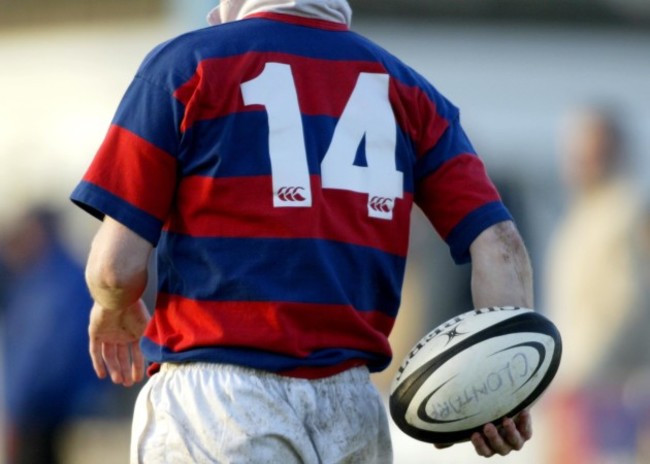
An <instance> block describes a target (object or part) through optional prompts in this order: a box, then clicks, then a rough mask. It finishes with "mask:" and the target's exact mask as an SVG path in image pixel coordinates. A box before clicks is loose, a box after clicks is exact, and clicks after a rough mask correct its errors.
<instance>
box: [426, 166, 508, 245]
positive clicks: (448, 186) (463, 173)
mask: <svg viewBox="0 0 650 464" xmlns="http://www.w3.org/2000/svg"><path fill="white" fill-rule="evenodd" d="M469 179H471V181H469ZM497 200H500V197H499V193H498V192H497V190H496V188H495V187H494V185H493V184H492V181H491V180H490V179H489V178H488V175H487V172H486V171H485V166H484V165H483V162H482V161H481V160H480V158H479V157H478V156H475V155H470V154H462V155H459V156H456V157H454V158H452V159H451V160H449V161H447V162H446V163H444V164H443V165H442V166H441V167H440V168H438V169H437V170H436V171H435V172H433V173H432V174H431V175H429V176H428V177H427V178H425V179H424V180H423V181H422V182H421V183H420V185H418V188H417V192H416V202H417V204H418V206H419V207H420V208H421V209H422V210H423V211H424V213H425V214H426V215H427V217H428V218H429V220H430V221H431V223H432V224H433V225H434V227H435V228H436V230H437V231H438V233H439V234H440V236H441V237H442V238H446V237H447V235H449V233H450V232H451V231H452V230H453V228H454V227H456V225H458V223H460V221H461V220H462V219H463V218H464V217H465V216H466V215H467V214H469V213H471V212H472V211H474V210H475V209H477V208H479V207H481V206H483V205H484V204H486V203H490V202H493V201H497Z"/></svg>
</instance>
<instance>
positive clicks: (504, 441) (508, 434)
mask: <svg viewBox="0 0 650 464" xmlns="http://www.w3.org/2000/svg"><path fill="white" fill-rule="evenodd" d="M532 436H533V425H532V419H531V417H530V412H529V411H528V410H527V409H526V410H524V411H522V412H520V413H519V414H517V416H515V417H514V419H511V418H509V417H508V418H505V419H504V420H503V422H502V423H501V424H500V426H498V427H497V426H496V425H495V424H487V425H485V426H484V427H483V430H482V432H480V433H479V432H476V433H475V434H474V435H472V438H471V441H472V444H473V445H474V449H475V450H476V453H477V454H478V455H479V456H483V457H486V458H489V457H492V456H494V455H495V454H498V455H500V456H506V455H507V454H509V453H510V452H511V451H519V450H520V449H522V448H523V446H524V444H525V443H526V442H527V441H528V440H530V439H531V437H532Z"/></svg>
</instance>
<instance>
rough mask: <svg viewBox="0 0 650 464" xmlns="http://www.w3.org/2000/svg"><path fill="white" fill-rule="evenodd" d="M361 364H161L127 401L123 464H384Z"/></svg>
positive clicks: (379, 424) (384, 429)
mask: <svg viewBox="0 0 650 464" xmlns="http://www.w3.org/2000/svg"><path fill="white" fill-rule="evenodd" d="M391 462H392V447H391V442H390V432H389V428H388V420H387V416H386V411H385V409H384V405H383V402H382V400H381V397H380V395H379V393H378V392H377V390H376V389H375V387H374V386H373V385H372V383H371V382H370V379H369V374H368V370H367V369H366V368H354V369H350V370H348V371H345V372H343V373H341V374H338V375H334V376H332V377H327V378H324V379H318V380H304V379H295V378H290V377H282V376H278V375H274V374H270V373H266V372H262V371H258V370H252V369H247V368H242V367H238V366H231V365H222V364H205V363H191V364H182V365H171V364H164V365H163V366H162V369H161V371H160V372H159V373H158V374H156V375H154V376H153V377H152V378H151V379H149V381H148V382H147V384H146V385H145V386H144V387H143V388H142V391H141V392H140V394H139V396H138V400H137V402H136V405H135V413H134V418H133V431H132V437H131V464H136V463H138V464H139V463H144V464H165V463H169V464H184V463H233V464H235V463H247V464H251V463H254V464H256V463H269V464H278V463H280V464H293V463H307V464H311V463H372V464H375V463H380V464H381V463H391Z"/></svg>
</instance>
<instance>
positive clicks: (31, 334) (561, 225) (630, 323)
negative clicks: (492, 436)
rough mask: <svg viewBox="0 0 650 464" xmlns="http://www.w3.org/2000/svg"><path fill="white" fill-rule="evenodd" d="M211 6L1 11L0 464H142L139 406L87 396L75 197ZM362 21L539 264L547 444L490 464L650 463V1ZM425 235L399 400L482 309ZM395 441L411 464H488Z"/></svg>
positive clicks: (367, 6)
mask: <svg viewBox="0 0 650 464" xmlns="http://www.w3.org/2000/svg"><path fill="white" fill-rule="evenodd" d="M215 4H216V1H214V0H213V1H206V0H111V1H110V2H107V1H99V0H83V1H82V0H49V1H47V2H46V1H45V0H0V329H1V330H0V334H1V336H2V340H0V347H1V348H0V349H1V350H2V355H3V356H2V363H1V364H0V368H1V370H2V374H1V376H2V377H1V378H2V382H1V385H2V386H1V387H0V388H2V393H3V395H2V397H3V398H4V401H3V403H2V409H1V412H2V415H1V416H2V419H3V420H2V422H1V424H0V428H1V429H2V435H3V436H4V437H6V438H5V440H3V442H2V448H3V449H2V456H4V457H5V459H4V460H0V463H2V462H5V463H7V464H13V463H14V462H24V463H30V464H39V463H49V464H51V463H56V462H58V463H63V464H74V463H93V464H101V463H123V462H127V459H128V438H129V429H130V413H131V407H132V402H133V400H134V398H135V395H136V394H137V387H135V388H133V389H131V390H123V389H118V388H114V387H111V386H109V385H106V384H100V383H97V382H95V381H94V380H93V379H92V375H89V373H90V362H89V361H88V359H87V357H86V346H85V343H86V342H85V338H84V337H87V335H86V332H85V324H86V319H87V316H86V315H87V310H86V309H84V308H86V307H87V306H88V305H89V302H88V295H87V293H86V291H85V289H84V287H83V280H82V278H83V275H82V272H83V271H82V265H83V260H84V258H85V255H86V253H87V250H88V246H89V241H90V238H91V237H92V235H93V233H94V231H95V230H96V228H97V226H98V224H97V223H96V222H95V221H94V220H93V219H90V218H89V217H87V216H86V215H85V214H84V213H82V212H81V211H78V210H75V209H74V208H73V207H72V206H71V204H70V203H69V202H68V200H67V197H68V195H69V193H70V192H71V190H72V189H73V188H74V186H75V185H76V183H77V182H78V180H79V179H80V178H81V176H82V175H83V173H84V171H85V169H86V168H87V166H88V164H89V162H90V160H91V158H92V157H93V155H94V153H95V151H96V150H97V148H98V147H99V144H100V143H101V141H102V139H103V137H104V134H105V132H106V130H107V128H108V125H109V123H110V121H111V119H112V116H113V112H114V111H115V109H116V107H117V104H118V102H119V100H120V98H121V96H122V94H123V92H124V91H125V89H126V87H127V85H128V84H129V82H130V80H131V78H132V77H133V74H134V73H135V70H136V68H137V66H138V65H139V63H140V61H141V60H142V59H143V57H144V56H145V54H146V53H147V52H148V51H149V50H150V49H151V48H153V47H154V46H155V45H156V44H158V43H159V42H161V41H163V40H165V39H167V38H170V37H172V36H174V35H177V34H179V33H182V32H184V31H187V30H190V29H195V28H199V27H203V26H204V25H205V20H204V18H205V14H206V13H207V11H208V10H209V9H210V8H211V7H213V6H214V5H215ZM351 5H352V7H353V9H354V12H355V15H354V20H353V29H354V30H356V31H358V32H360V33H362V34H365V35H367V36H368V37H370V38H371V39H373V40H375V41H376V42H378V43H379V44H381V45H383V46H384V47H386V48H387V49H389V50H390V51H391V52H393V53H394V54H395V55H397V56H399V57H400V58H402V59H403V60H404V61H405V62H407V63H408V64H410V65H411V66H412V67H413V68H415V69H416V70H418V71H419V72H421V73H422V74H424V75H425V76H426V77H427V78H429V79H430V81H431V82H432V83H433V84H434V85H435V86H436V87H437V88H438V89H439V90H440V91H441V92H442V93H443V94H444V95H446V96H447V97H448V98H449V99H450V100H452V101H453V102H454V103H455V104H456V105H457V106H459V107H460V108H461V113H462V120H463V124H464V127H465V129H466V131H467V132H468V133H469V135H470V137H471V139H472V140H473V142H474V145H475V147H476V149H477V150H478V152H479V153H480V154H481V156H482V157H483V159H484V160H485V162H486V164H487V166H488V170H489V172H490V174H491V176H492V177H493V179H494V181H495V182H496V183H497V184H498V186H499V188H500V190H501V192H502V194H503V197H504V201H505V202H506V204H507V206H508V207H509V208H510V210H511V212H512V213H513V215H514V217H515V218H516V220H517V222H518V225H519V228H520V229H521V232H522V235H523V236H524V239H525V240H526V242H527V245H528V247H529V250H530V253H531V258H532V261H533V264H534V269H535V272H536V276H537V280H536V308H537V309H538V310H540V311H542V312H544V313H545V314H547V315H549V316H550V317H552V318H553V320H554V321H556V322H557V324H558V325H559V326H560V329H561V331H562V333H563V335H564V341H565V362H564V363H563V366H562V368H561V371H560V374H559V376H558V378H557V381H556V382H555V384H554V385H553V387H552V388H551V389H550V391H549V392H548V394H547V395H545V397H544V398H543V399H542V400H541V402H540V404H539V405H537V406H536V407H535V408H534V409H533V412H534V417H535V420H536V422H535V426H536V435H537V436H536V437H535V439H534V440H533V441H532V442H531V444H530V445H529V446H527V448H526V449H525V451H523V452H522V453H520V454H519V455H516V456H512V457H508V458H496V459H495V461H497V462H526V463H529V464H536V463H539V464H581V463H589V464H599V463H616V464H627V463H633V464H642V463H650V450H648V447H649V446H650V445H648V443H650V394H649V393H648V392H650V341H648V340H647V339H648V338H650V337H647V335H646V334H645V331H646V330H647V328H648V327H650V304H649V303H648V298H647V296H648V295H647V289H648V288H649V287H650V286H649V285H648V283H650V277H649V275H650V272H649V267H648V260H647V256H648V253H649V251H650V232H649V231H650V220H648V218H649V216H648V205H649V204H650V203H649V200H650V196H649V193H650V175H648V174H650V2H648V1H647V0H546V1H544V2H540V1H537V0H517V1H514V0H463V1H455V2H448V1H440V0H428V1H427V0H401V1H399V2H396V1H389V0H353V1H351ZM414 220H415V227H414V228H413V231H412V240H411V248H412V252H411V255H410V262H409V265H408V269H407V277H406V282H405V293H404V299H403V305H402V313H401V316H400V318H398V323H397V326H396V329H395V332H394V335H393V337H392V338H393V340H392V341H393V345H394V349H395V361H394V363H393V364H392V365H391V366H390V367H389V369H388V370H387V372H386V373H385V374H383V375H378V376H376V379H375V380H376V383H377V385H378V386H379V388H381V389H382V390H383V391H384V392H387V389H388V385H389V383H390V379H391V378H392V375H393V373H394V372H395V370H396V368H397V365H398V364H399V361H400V360H401V359H402V357H403V356H404V355H405V354H406V353H407V352H408V350H409V349H410V348H411V346H412V345H413V344H414V343H415V342H416V341H417V340H418V339H419V338H420V337H421V336H422V335H424V334H425V333H426V332H428V331H429V330H430V329H432V328H433V327H434V326H435V325H437V324H438V323H440V322H443V321H444V320H446V319H447V318H449V317H450V316H451V315H453V314H454V313H457V312H461V311H466V310H468V309H471V299H470V296H469V292H468V278H469V268H468V267H456V266H454V265H453V264H452V261H451V258H450V257H449V253H448V251H447V250H446V247H445V246H444V244H442V243H441V242H440V240H439V239H438V238H437V237H436V236H435V235H434V233H433V231H432V229H431V227H430V226H429V224H428V223H427V222H426V220H425V219H423V216H421V215H420V214H419V212H418V211H415V212H414ZM53 276H54V277H56V278H53ZM80 340H81V343H79V341H80ZM35 418H36V420H35ZM394 439H395V462H396V463H398V464H400V463H405V464H412V463H413V464H417V463H425V462H444V463H472V462H477V461H478V460H479V459H478V458H475V457H473V456H472V452H471V449H469V447H468V446H467V445H464V446H463V445H460V446H455V447H452V448H451V449H448V450H444V451H434V450H433V448H432V447H431V446H429V445H425V444H420V443H417V442H415V441H414V440H411V439H409V438H407V437H404V436H403V435H401V434H400V433H399V432H398V431H397V430H395V435H394ZM21 443H22V444H25V443H27V444H29V446H27V447H25V446H20V445H21ZM25 448H27V449H28V451H25ZM21 450H22V451H21ZM9 455H12V456H14V458H13V459H12V460H9V459H8V458H7V456H9Z"/></svg>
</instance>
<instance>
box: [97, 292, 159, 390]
mask: <svg viewBox="0 0 650 464" xmlns="http://www.w3.org/2000/svg"><path fill="white" fill-rule="evenodd" d="M149 318H150V316H149V312H148V311H147V308H146V306H145V304H144V302H143V301H142V300H138V301H137V302H136V303H134V304H133V305H132V306H129V307H128V308H125V309H124V310H112V309H106V308H103V307H101V306H99V305H98V304H97V303H95V304H94V305H93V308H92V310H91V312H90V323H89V325H88V335H89V338H90V358H91V359H92V363H93V368H94V369H95V373H96V374H97V376H98V377H99V378H100V379H103V378H106V376H110V378H111V380H112V381H113V383H116V384H121V385H124V386H125V387H130V386H131V385H133V384H134V383H136V382H139V381H141V380H142V379H143V378H144V357H143V356H142V352H141V351H140V344H139V342H140V337H142V334H143V333H144V329H145V327H146V325H147V322H148V321H149Z"/></svg>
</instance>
